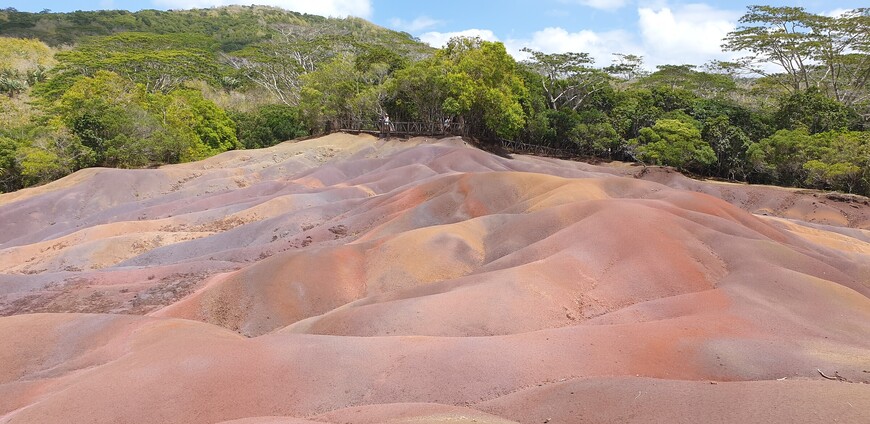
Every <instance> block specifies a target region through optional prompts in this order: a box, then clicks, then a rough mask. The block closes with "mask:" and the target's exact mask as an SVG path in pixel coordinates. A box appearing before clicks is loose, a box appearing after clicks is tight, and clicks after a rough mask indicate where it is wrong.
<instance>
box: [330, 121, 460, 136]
mask: <svg viewBox="0 0 870 424" xmlns="http://www.w3.org/2000/svg"><path fill="white" fill-rule="evenodd" d="M332 124H333V125H332V127H333V129H334V131H345V132H365V133H370V134H389V135H391V136H426V135H463V128H462V125H461V124H459V123H456V122H450V123H447V124H445V123H440V122H402V121H399V122H390V125H389V128H387V126H386V125H384V124H380V123H378V122H376V121H367V120H341V121H337V122H333V123H332Z"/></svg>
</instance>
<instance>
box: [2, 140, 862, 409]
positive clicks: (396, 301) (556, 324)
mask: <svg viewBox="0 0 870 424" xmlns="http://www.w3.org/2000/svg"><path fill="white" fill-rule="evenodd" d="M637 171H638V170H637V169H636V168H630V167H598V166H592V165H587V164H583V163H576V162H565V161H558V160H551V159H540V158H534V157H524V156H516V157H514V158H512V159H508V158H502V157H498V156H494V155H491V154H489V153H486V152H482V151H479V150H476V149H473V148H470V147H468V146H465V145H464V143H463V142H462V140H460V139H455V138H454V139H444V140H440V141H435V140H430V139H412V140H409V141H407V142H396V141H392V142H384V141H379V140H375V139H374V138H371V137H368V136H350V135H343V134H334V135H331V136H328V137H324V138H320V139H312V140H307V141H302V142H298V143H284V144H281V145H278V146H275V147H273V148H269V149H262V150H252V151H234V152H227V153H224V154H221V155H218V156H215V157H212V158H210V159H207V160H205V161H201V162H195V163H190V164H184V165H173V166H166V167H163V168H160V169H149V170H113V169H87V170H83V171H79V172H77V173H75V174H73V175H70V176H68V177H66V178H63V179H61V180H58V181H56V182H53V183H51V184H48V185H46V186H42V187H37V188H32V189H25V190H21V191H19V192H15V193H10V194H5V195H2V196H0V216H2V217H3V220H0V237H2V239H0V272H2V273H3V274H2V275H0V296H2V297H0V311H2V314H3V315H6V317H5V318H0V337H2V338H4V340H11V341H13V342H12V343H4V344H3V345H2V346H0V422H51V421H57V420H66V421H73V422H80V421H85V420H97V421H124V422H154V421H176V422H219V421H230V420H239V421H237V422H244V423H267V422H268V423H273V422H286V423H303V422H335V423H338V422H342V423H343V422H360V423H363V422H368V423H376V422H421V421H422V422H473V421H472V420H476V422H488V423H504V422H523V423H526V422H583V421H592V422H697V421H705V422H735V421H738V420H739V421H745V422H795V421H803V422H807V421H809V422H829V421H835V420H837V421H840V422H866V421H867V420H868V419H870V413H868V411H870V389H868V387H870V386H867V385H866V384H862V383H867V382H870V377H868V374H867V371H868V370H870V360H868V358H870V326H868V324H867V323H868V322H870V299H868V296H870V285H868V281H870V220H868V216H870V215H868V212H870V205H865V204H863V203H860V200H861V199H856V200H855V201H851V202H847V201H836V200H833V199H827V198H824V197H823V196H819V195H818V194H814V193H807V192H799V191H794V190H785V189H777V188H771V187H749V186H738V185H725V184H716V183H703V182H698V181H693V180H688V179H686V178H684V177H682V176H679V175H678V174H673V173H668V172H666V171H664V170H656V171H653V172H649V173H646V174H644V175H643V177H644V178H648V179H653V180H657V181H659V182H656V181H648V180H645V179H643V178H633V176H634V175H635V174H636V173H637ZM702 192H703V193H702ZM711 194H712V195H711ZM723 199H724V200H723ZM752 212H756V213H752ZM764 214H768V215H779V216H764ZM822 373H824V375H825V376H827V377H829V378H825V376H823V375H822Z"/></svg>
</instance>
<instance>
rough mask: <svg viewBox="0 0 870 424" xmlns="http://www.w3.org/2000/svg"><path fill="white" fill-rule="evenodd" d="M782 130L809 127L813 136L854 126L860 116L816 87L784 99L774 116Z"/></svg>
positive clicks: (808, 129)
mask: <svg viewBox="0 0 870 424" xmlns="http://www.w3.org/2000/svg"><path fill="white" fill-rule="evenodd" d="M774 121H775V122H776V124H777V126H778V127H779V128H785V129H790V130H794V129H797V128H806V129H807V131H809V133H810V134H816V133H820V132H825V131H830V130H845V129H850V128H852V127H855V126H856V124H857V121H858V116H857V114H856V113H855V112H854V111H853V110H852V109H850V108H848V107H847V106H845V105H843V104H842V103H839V102H837V101H836V100H833V99H831V98H828V97H827V96H825V95H824V94H822V93H821V92H820V91H819V90H818V89H816V88H810V89H808V90H803V91H798V92H796V93H793V94H791V95H790V96H788V97H786V98H784V99H783V100H782V101H781V103H780V107H779V110H778V111H777V112H776V114H775V115H774Z"/></svg>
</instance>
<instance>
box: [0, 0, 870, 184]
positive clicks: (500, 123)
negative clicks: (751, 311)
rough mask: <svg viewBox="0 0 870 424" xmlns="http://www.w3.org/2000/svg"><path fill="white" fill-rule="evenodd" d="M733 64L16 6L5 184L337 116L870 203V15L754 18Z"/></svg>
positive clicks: (192, 156)
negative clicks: (437, 127)
mask: <svg viewBox="0 0 870 424" xmlns="http://www.w3.org/2000/svg"><path fill="white" fill-rule="evenodd" d="M722 48H723V49H724V50H726V51H734V52H741V53H745V54H746V56H745V57H743V58H741V59H740V60H737V61H734V62H713V63H708V64H706V65H704V66H695V65H686V64H674V65H664V66H658V67H657V68H656V70H655V71H653V72H650V71H648V70H647V68H646V66H645V65H644V62H643V58H642V57H639V56H635V55H630V54H620V53H615V54H614V56H613V61H612V62H611V63H608V64H596V63H595V61H594V60H593V59H592V57H590V55H589V54H587V53H584V52H573V53H555V54H554V53H545V52H538V51H533V50H525V54H526V55H527V57H528V59H527V60H523V61H519V62H518V61H516V60H515V59H514V58H513V57H512V56H511V55H509V54H508V52H507V51H506V50H505V47H504V45H502V44H501V43H498V42H488V41H483V40H480V39H473V38H456V39H453V40H451V41H450V42H449V43H448V45H447V46H446V47H444V48H442V49H432V48H430V47H428V46H426V45H424V44H422V43H420V42H419V41H418V40H416V39H414V38H413V37H412V36H410V35H409V34H406V33H401V32H395V31H390V30H387V29H384V28H380V27H378V26H376V25H373V24H371V23H368V22H366V21H364V20H361V19H357V18H347V19H333V18H323V17H318V16H312V15H305V14H299V13H294V12H289V11H284V10H281V9H275V8H268V7H239V6H232V7H223V8H212V9H202V10H189V11H169V12H162V11H155V10H143V11H140V12H135V13H131V12H125V11H100V12H73V13H65V14H58V13H51V12H50V11H44V12H42V13H24V12H18V11H16V10H14V9H6V10H2V11H0V93H2V96H0V190H2V191H11V190H16V189H18V188H21V187H26V186H29V185H34V184H40V183H44V182H47V181H51V180H53V179H57V178H59V177H62V176H64V175H67V174H69V173H71V172H74V171H76V170H78V169H82V168H85V167H91V166H110V167H147V166H154V165H160V164H166V163H178V162H184V161H191V160H197V159H201V158H204V157H208V156H210V155H214V154H216V153H220V152H223V151H226V150H231V149H242V148H258V147H265V146H270V145H273V144H275V143H278V142H281V141H284V140H288V139H292V138H295V137H300V136H304V135H310V134H317V133H319V132H322V131H324V129H325V128H328V127H329V123H330V122H336V121H339V120H343V121H349V120H354V121H367V122H374V121H375V120H377V119H378V117H379V116H380V115H381V114H383V113H385V112H388V113H389V114H390V115H391V116H392V117H393V120H407V121H423V122H434V123H441V122H444V121H445V120H447V121H450V122H461V123H462V128H463V131H464V133H465V135H468V136H472V137H475V138H478V139H481V140H484V141H497V140H499V139H510V140H516V141H521V142H524V143H528V144H534V145H542V146H547V147H550V148H553V149H558V150H559V151H562V152H565V153H566V154H569V155H572V156H577V157H586V158H589V159H596V160H629V161H637V162H642V163H645V164H658V165H667V166H673V167H676V168H678V169H680V170H682V171H685V172H690V173H693V174H696V175H699V176H709V177H719V178H725V179H730V180H737V181H747V182H753V183H767V184H779V185H787V186H798V187H810V188H817V189H825V190H840V191H845V192H850V193H859V194H864V195H870V87H868V83H870V9H856V10H853V11H850V12H847V13H845V14H843V15H841V16H838V17H828V16H821V15H815V14H811V13H808V12H806V11H805V10H804V9H802V8H797V7H769V6H751V7H749V8H748V9H747V11H746V14H745V15H744V16H743V17H742V18H741V20H740V26H739V27H738V28H737V29H736V30H735V31H733V32H732V33H730V34H729V35H728V36H727V37H726V39H724V40H723V45H722Z"/></svg>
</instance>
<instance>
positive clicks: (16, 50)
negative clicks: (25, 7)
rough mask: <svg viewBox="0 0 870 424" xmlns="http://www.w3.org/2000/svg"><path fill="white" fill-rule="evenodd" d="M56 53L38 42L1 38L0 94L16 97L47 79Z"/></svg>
mask: <svg viewBox="0 0 870 424" xmlns="http://www.w3.org/2000/svg"><path fill="white" fill-rule="evenodd" d="M54 64H55V60H54V51H52V50H51V49H50V48H49V47H48V46H47V45H45V44H44V43H42V42H40V41H38V40H26V39H19V38H7V37H0V93H2V94H6V95H7V96H9V97H16V96H17V95H19V94H21V93H22V92H24V91H25V90H27V88H28V87H29V86H31V85H33V84H34V83H36V82H38V81H41V80H43V79H44V78H45V74H46V71H47V70H48V69H51V68H52V67H53V66H54Z"/></svg>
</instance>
